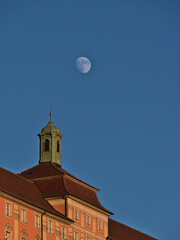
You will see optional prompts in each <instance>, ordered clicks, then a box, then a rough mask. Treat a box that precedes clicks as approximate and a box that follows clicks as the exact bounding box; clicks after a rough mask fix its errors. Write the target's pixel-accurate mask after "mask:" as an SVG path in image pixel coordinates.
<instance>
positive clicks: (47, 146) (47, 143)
mask: <svg viewBox="0 0 180 240" xmlns="http://www.w3.org/2000/svg"><path fill="white" fill-rule="evenodd" d="M44 151H46V152H48V151H49V140H48V139H46V141H45V145H44Z"/></svg>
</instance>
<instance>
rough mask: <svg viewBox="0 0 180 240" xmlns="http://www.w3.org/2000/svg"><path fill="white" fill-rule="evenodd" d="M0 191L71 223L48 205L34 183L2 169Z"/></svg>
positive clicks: (0, 172) (0, 170) (0, 171)
mask: <svg viewBox="0 0 180 240" xmlns="http://www.w3.org/2000/svg"><path fill="white" fill-rule="evenodd" d="M0 191H2V192H5V193H7V194H10V195H12V196H14V197H16V198H18V199H21V200H23V201H25V202H27V203H30V204H32V205H34V206H36V207H39V208H40V209H42V210H45V211H47V212H50V213H52V214H55V215H56V216H59V217H62V218H64V219H67V220H69V221H71V220H70V219H68V218H66V217H65V216H64V215H62V214H60V213H59V212H57V211H56V210H55V209H54V208H53V207H52V206H51V205H50V204H49V203H48V201H46V200H45V199H44V198H43V196H42V194H41V192H40V191H39V189H38V188H37V187H36V186H35V184H34V182H32V181H30V180H27V179H25V178H23V177H21V176H19V175H17V174H14V173H12V172H10V171H7V170H6V169H3V168H0Z"/></svg>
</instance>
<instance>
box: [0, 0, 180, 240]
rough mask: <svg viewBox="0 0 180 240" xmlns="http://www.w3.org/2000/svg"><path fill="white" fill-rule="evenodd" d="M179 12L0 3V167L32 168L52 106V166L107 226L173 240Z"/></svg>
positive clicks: (118, 5)
mask: <svg viewBox="0 0 180 240" xmlns="http://www.w3.org/2000/svg"><path fill="white" fill-rule="evenodd" d="M179 12H180V2H179V1H175V0H171V1H166V0H164V1H154V0H151V1H147V0H141V1H140V0H137V1H134V0H123V1H121V0H112V1H109V0H98V1H97V0H96V1H95V0H91V1H90V0H76V1H74V0H66V1H65V0H62V1H58V0H54V1H45V0H43V1H42V0H39V1H29V2H28V1H23V0H22V1H18V0H17V1H10V0H8V1H7V0H6V1H5V0H1V1H0V86H1V87H0V109H1V114H0V130H1V138H0V146H1V147H0V150H1V154H0V165H1V167H4V168H6V169H8V170H11V171H13V172H20V171H23V170H25V169H27V168H29V167H31V166H33V165H36V164H37V163H38V161H39V139H38V137H37V134H38V133H39V132H40V131H41V129H42V127H44V126H45V125H46V124H47V122H48V121H49V115H48V114H49V109H50V105H52V107H53V122H54V124H55V125H56V126H58V127H59V128H60V130H61V132H62V133H63V134H64V138H63V141H62V164H63V168H65V169H66V170H67V171H69V172H71V173H72V174H74V175H76V176H77V177H79V178H81V179H82V180H84V181H87V182H88V183H89V184H92V185H94V186H96V187H98V188H100V189H101V191H100V193H99V198H100V200H101V202H102V203H103V205H104V206H105V207H106V208H108V209H109V210H111V211H112V212H114V213H115V215H114V216H113V218H114V219H116V220H118V221H120V222H122V223H124V224H127V225H129V226H131V227H133V228H136V229H138V230H140V231H143V232H145V233H147V234H150V235H152V236H154V237H157V238H159V239H163V240H169V239H173V240H179V235H180V226H179V216H180V205H179V202H180V191H179V183H180V174H179V169H180V148H179V146H180V126H179V122H180V107H179V106H180V83H179V82H180V66H179V63H180V30H179V29H180V14H179ZM81 56H85V57H88V58H89V59H90V61H91V64H92V68H91V71H90V72H89V73H88V74H81V73H80V72H78V71H77V69H76V67H75V61H76V59H77V58H78V57H81Z"/></svg>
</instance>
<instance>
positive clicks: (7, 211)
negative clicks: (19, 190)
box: [5, 202, 11, 217]
mask: <svg viewBox="0 0 180 240" xmlns="http://www.w3.org/2000/svg"><path fill="white" fill-rule="evenodd" d="M5 214H6V216H7V217H11V203H9V202H6V203H5Z"/></svg>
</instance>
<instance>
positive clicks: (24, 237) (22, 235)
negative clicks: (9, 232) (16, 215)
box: [21, 230, 28, 240]
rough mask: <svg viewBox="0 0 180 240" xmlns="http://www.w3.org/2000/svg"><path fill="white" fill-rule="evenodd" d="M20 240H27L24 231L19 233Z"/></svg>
mask: <svg viewBox="0 0 180 240" xmlns="http://www.w3.org/2000/svg"><path fill="white" fill-rule="evenodd" d="M21 240H28V235H27V232H26V231H25V230H23V231H22V232H21Z"/></svg>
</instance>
